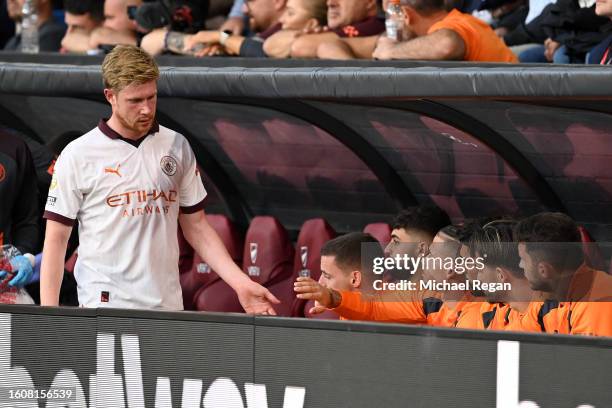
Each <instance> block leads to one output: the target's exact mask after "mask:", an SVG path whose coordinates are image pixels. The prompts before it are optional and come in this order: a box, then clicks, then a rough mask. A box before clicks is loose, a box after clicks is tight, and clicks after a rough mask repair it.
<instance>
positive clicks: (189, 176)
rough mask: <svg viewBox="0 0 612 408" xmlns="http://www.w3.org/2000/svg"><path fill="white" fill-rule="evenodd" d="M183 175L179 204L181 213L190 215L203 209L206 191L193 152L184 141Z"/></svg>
mask: <svg viewBox="0 0 612 408" xmlns="http://www.w3.org/2000/svg"><path fill="white" fill-rule="evenodd" d="M183 169H184V171H183V175H182V178H181V184H180V196H179V204H180V206H181V212H182V213H185V214H191V213H194V212H197V211H200V210H202V209H203V208H204V199H205V198H206V189H204V184H202V178H201V177H200V170H199V168H198V166H197V162H196V158H195V155H194V154H193V150H191V147H190V146H189V144H188V143H187V141H186V140H185V142H184V144H183Z"/></svg>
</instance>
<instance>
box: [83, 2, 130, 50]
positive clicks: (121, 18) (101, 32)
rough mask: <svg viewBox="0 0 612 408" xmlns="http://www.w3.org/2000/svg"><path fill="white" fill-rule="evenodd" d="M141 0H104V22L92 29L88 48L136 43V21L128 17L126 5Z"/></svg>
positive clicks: (128, 5)
mask: <svg viewBox="0 0 612 408" xmlns="http://www.w3.org/2000/svg"><path fill="white" fill-rule="evenodd" d="M141 4H142V0H105V1H104V24H103V25H102V27H98V28H96V29H94V30H93V31H92V33H91V36H90V37H89V49H90V50H93V49H96V48H98V47H100V46H101V45H117V44H126V45H137V44H138V42H139V38H138V32H137V31H136V22H135V21H134V20H132V19H130V16H129V15H128V7H132V6H136V7H137V6H140V5H141Z"/></svg>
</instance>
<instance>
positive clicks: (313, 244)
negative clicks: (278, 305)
mask: <svg viewBox="0 0 612 408" xmlns="http://www.w3.org/2000/svg"><path fill="white" fill-rule="evenodd" d="M335 236H336V231H334V229H333V228H332V227H331V226H330V225H329V224H328V223H327V221H325V220H324V219H323V218H313V219H311V220H306V221H305V222H304V224H302V228H301V229H300V234H299V235H298V239H297V244H296V251H295V259H294V261H293V275H292V278H291V282H293V281H295V279H296V278H297V277H298V276H299V275H300V271H302V270H308V271H309V274H310V277H311V278H312V279H314V280H318V279H319V277H320V276H321V248H322V247H323V245H324V244H325V243H326V242H327V241H329V240H330V239H333V238H334V237H335ZM305 306H306V301H305V300H301V299H297V298H294V300H293V306H292V307H291V316H293V317H305V309H304V308H305Z"/></svg>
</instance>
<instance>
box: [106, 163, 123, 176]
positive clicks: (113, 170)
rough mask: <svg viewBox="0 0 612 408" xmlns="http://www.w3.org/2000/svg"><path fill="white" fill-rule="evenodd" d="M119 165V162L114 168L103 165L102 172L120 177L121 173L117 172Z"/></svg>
mask: <svg viewBox="0 0 612 408" xmlns="http://www.w3.org/2000/svg"><path fill="white" fill-rule="evenodd" d="M119 167H121V165H120V164H118V165H117V168H116V169H113V168H112V167H105V168H104V173H112V174H116V175H118V176H119V177H121V174H119Z"/></svg>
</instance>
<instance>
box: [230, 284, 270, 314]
mask: <svg viewBox="0 0 612 408" xmlns="http://www.w3.org/2000/svg"><path fill="white" fill-rule="evenodd" d="M236 294H237V295H238V300H239V301H240V304H241V305H242V307H243V308H244V311H245V312H247V313H248V314H257V315H272V316H275V315H276V311H275V310H274V307H272V304H279V303H280V300H278V299H277V298H276V296H274V295H273V294H272V293H271V292H270V291H269V290H268V289H266V288H264V287H263V286H261V285H260V284H258V283H256V282H253V281H252V280H250V279H249V280H246V281H245V283H244V284H243V285H242V286H240V287H239V288H238V289H237V290H236Z"/></svg>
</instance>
